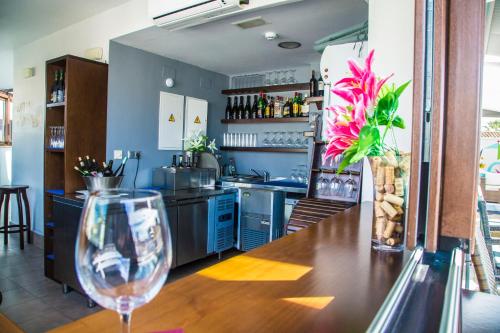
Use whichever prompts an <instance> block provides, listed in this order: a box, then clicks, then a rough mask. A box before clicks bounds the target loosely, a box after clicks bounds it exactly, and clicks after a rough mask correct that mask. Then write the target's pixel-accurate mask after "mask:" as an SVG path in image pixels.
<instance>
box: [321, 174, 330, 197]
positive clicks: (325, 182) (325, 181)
mask: <svg viewBox="0 0 500 333" xmlns="http://www.w3.org/2000/svg"><path fill="white" fill-rule="evenodd" d="M322 182H323V184H322V185H321V188H322V189H323V195H329V194H330V195H331V192H330V186H329V185H330V182H329V181H328V178H326V177H324V178H323V181H322Z"/></svg>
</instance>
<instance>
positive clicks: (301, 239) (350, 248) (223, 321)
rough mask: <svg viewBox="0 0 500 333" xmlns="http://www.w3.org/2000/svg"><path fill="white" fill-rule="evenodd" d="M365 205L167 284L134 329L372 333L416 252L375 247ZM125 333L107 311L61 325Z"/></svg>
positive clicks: (71, 331)
mask: <svg viewBox="0 0 500 333" xmlns="http://www.w3.org/2000/svg"><path fill="white" fill-rule="evenodd" d="M371 219H372V204H371V203H362V204H361V205H358V206H355V207H353V208H350V209H349V210H346V211H345V212H342V213H339V214H337V215H334V216H331V217H329V218H327V219H325V220H324V221H323V222H321V223H318V224H316V225H314V226H312V227H310V228H308V229H304V230H302V231H300V232H297V233H295V234H293V235H290V236H287V237H284V238H282V239H280V240H277V241H275V242H273V243H271V244H268V245H266V246H263V247H261V248H258V249H256V250H253V251H250V252H247V253H245V254H242V255H239V256H236V257H233V258H231V259H228V260H226V261H224V262H221V263H219V264H217V265H214V266H212V267H209V268H207V269H204V270H201V271H199V272H197V273H195V274H193V275H191V276H188V277H186V278H183V279H181V280H178V281H176V282H173V283H171V284H168V285H166V286H165V287H164V288H163V290H162V291H161V292H160V293H159V295H158V296H157V297H156V298H155V299H153V301H152V302H151V303H150V304H147V305H145V306H144V307H142V308H139V309H137V310H136V311H134V313H133V315H132V332H160V331H165V330H173V329H180V328H182V329H183V330H184V332H186V333H191V332H203V333H207V332H217V333H224V332H228V333H229V332H231V333H233V332H260V333H261V332H364V331H365V330H366V329H367V327H368V326H369V324H370V322H371V321H372V319H373V317H374V316H375V314H376V312H377V310H378V309H379V307H380V305H381V304H382V302H383V301H384V299H385V297H386V295H387V293H388V292H389V290H390V288H391V287H392V285H393V283H394V282H395V280H396V279H397V277H398V275H399V273H400V271H401V270H402V267H403V265H404V263H405V262H406V260H407V258H408V255H407V254H406V253H405V254H403V253H377V252H375V251H372V250H371V244H370V236H371ZM51 332H53V333H56V332H58V333H59V332H65V333H77V332H78V333H80V332H81V333H92V332H95V333H105V332H113V333H115V332H119V321H118V315H117V314H116V313H114V312H112V311H108V310H104V311H101V312H99V313H96V314H94V315H91V316H88V317H85V318H82V319H80V320H78V321H75V322H73V323H71V324H68V325H65V326H62V327H59V328H57V329H55V330H53V331H51Z"/></svg>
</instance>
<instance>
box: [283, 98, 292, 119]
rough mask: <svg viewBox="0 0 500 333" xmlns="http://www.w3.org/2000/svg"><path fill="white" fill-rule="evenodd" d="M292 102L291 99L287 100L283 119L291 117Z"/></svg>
mask: <svg viewBox="0 0 500 333" xmlns="http://www.w3.org/2000/svg"><path fill="white" fill-rule="evenodd" d="M290 100H291V99H287V101H286V103H285V105H284V106H283V118H288V117H290Z"/></svg>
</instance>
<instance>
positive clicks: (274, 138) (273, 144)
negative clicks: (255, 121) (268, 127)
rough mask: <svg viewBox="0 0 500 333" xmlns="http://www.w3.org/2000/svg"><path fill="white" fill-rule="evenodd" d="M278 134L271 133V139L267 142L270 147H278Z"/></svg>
mask: <svg viewBox="0 0 500 333" xmlns="http://www.w3.org/2000/svg"><path fill="white" fill-rule="evenodd" d="M277 134H278V133H277V132H271V139H270V140H269V144H270V146H271V147H276V146H277V145H278V142H277V140H278V135H277Z"/></svg>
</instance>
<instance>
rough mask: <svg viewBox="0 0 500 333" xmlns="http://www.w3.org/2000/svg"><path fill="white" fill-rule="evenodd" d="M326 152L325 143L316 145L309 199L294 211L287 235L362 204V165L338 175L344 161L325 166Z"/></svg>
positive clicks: (338, 160) (304, 200)
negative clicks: (340, 165)
mask: <svg viewBox="0 0 500 333" xmlns="http://www.w3.org/2000/svg"><path fill="white" fill-rule="evenodd" d="M325 150H326V143H324V142H322V141H315V142H314V146H313V152H312V156H311V171H310V174H309V182H308V184H309V185H308V187H307V194H306V198H304V199H301V200H299V202H298V203H297V205H296V206H295V208H294V209H293V211H292V214H291V216H290V220H289V222H288V224H287V228H286V230H287V233H288V234H290V233H294V232H296V231H298V230H300V229H304V228H307V227H309V226H311V225H313V224H316V223H318V222H320V221H321V220H323V219H324V218H326V217H328V216H330V215H332V214H336V213H338V212H341V211H344V210H345V209H348V208H350V207H352V206H354V205H356V204H357V203H359V202H360V199H361V182H362V179H363V162H362V161H360V162H358V163H355V164H353V165H350V166H349V167H347V168H346V169H345V170H344V171H343V172H341V173H337V171H338V165H339V164H340V162H341V159H340V158H339V159H337V160H336V161H333V163H330V161H327V162H326V163H324V162H323V153H324V152H325Z"/></svg>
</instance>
